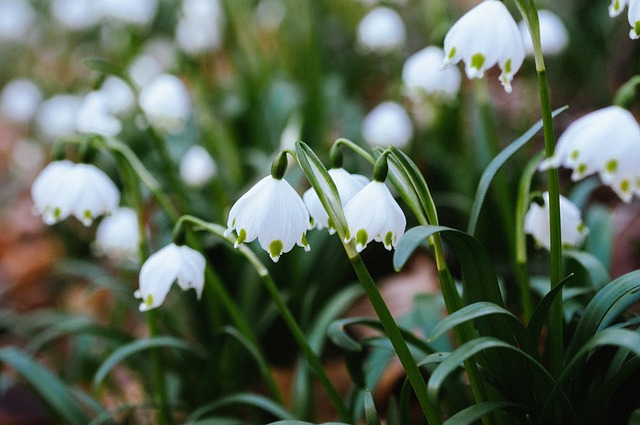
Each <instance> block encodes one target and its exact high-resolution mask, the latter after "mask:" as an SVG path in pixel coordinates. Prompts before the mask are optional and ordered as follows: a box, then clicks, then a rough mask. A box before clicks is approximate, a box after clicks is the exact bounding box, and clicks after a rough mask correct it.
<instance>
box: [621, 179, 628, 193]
mask: <svg viewBox="0 0 640 425" xmlns="http://www.w3.org/2000/svg"><path fill="white" fill-rule="evenodd" d="M630 189H631V183H629V180H627V179H624V180H622V181H621V182H620V190H622V193H629V190H630Z"/></svg>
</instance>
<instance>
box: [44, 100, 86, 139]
mask: <svg viewBox="0 0 640 425" xmlns="http://www.w3.org/2000/svg"><path fill="white" fill-rule="evenodd" d="M81 104H82V98H80V97H78V96H74V95H70V94H59V95H55V96H53V97H51V98H49V99H47V100H45V101H44V102H42V103H41V104H40V108H39V109H38V112H37V113H36V124H37V127H38V130H39V131H40V132H41V133H42V134H43V135H44V137H45V138H49V139H54V138H56V137H61V136H68V135H70V134H74V133H75V132H76V115H77V113H78V110H79V109H80V105H81Z"/></svg>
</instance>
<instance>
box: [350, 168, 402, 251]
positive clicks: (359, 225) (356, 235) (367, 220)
mask: <svg viewBox="0 0 640 425" xmlns="http://www.w3.org/2000/svg"><path fill="white" fill-rule="evenodd" d="M344 215H345V217H346V219H347V226H348V232H347V235H346V236H345V242H349V241H350V240H351V239H355V241H356V249H357V250H358V252H360V251H362V250H363V249H365V248H366V247H367V244H369V242H371V241H373V240H375V241H376V242H382V243H383V244H384V247H385V248H387V249H388V250H391V248H395V246H396V244H397V242H398V239H400V237H401V236H402V235H403V234H404V229H405V227H406V225H407V219H406V218H405V216H404V213H403V212H402V209H401V208H400V206H399V205H398V203H397V202H396V200H395V199H393V196H392V195H391V192H389V189H388V188H387V186H386V185H385V184H384V182H379V181H376V180H374V181H372V182H371V183H369V184H368V185H366V186H365V187H364V188H363V189H362V190H361V191H360V192H358V193H357V194H356V195H355V196H354V197H353V198H351V200H350V201H349V202H348V203H347V205H346V206H345V208H344Z"/></svg>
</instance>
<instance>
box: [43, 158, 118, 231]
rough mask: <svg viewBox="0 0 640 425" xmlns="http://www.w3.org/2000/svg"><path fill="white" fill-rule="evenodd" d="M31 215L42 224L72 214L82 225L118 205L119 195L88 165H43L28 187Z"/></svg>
mask: <svg viewBox="0 0 640 425" xmlns="http://www.w3.org/2000/svg"><path fill="white" fill-rule="evenodd" d="M31 198H32V199H33V203H34V205H35V212H36V213H37V214H40V215H42V219H43V220H44V222H45V223H46V224H54V223H57V222H58V221H61V220H64V219H65V218H67V217H69V216H70V215H72V214H73V215H74V216H75V217H76V218H77V219H78V220H80V221H81V222H82V224H84V225H85V226H89V225H91V223H92V222H93V220H94V219H95V218H96V217H98V216H100V215H103V214H110V213H111V212H113V211H114V210H115V209H116V208H117V207H118V203H119V202H120V192H118V188H117V187H116V185H115V184H114V183H113V182H112V181H111V179H110V178H109V177H108V176H107V175H106V174H105V173H104V172H103V171H102V170H100V169H98V168H97V167H95V166H94V165H91V164H74V163H73V162H71V161H68V160H62V161H54V162H52V163H50V164H49V165H47V166H46V167H45V168H44V170H42V172H41V173H40V174H39V175H38V177H36V179H35V180H34V182H33V185H32V186H31Z"/></svg>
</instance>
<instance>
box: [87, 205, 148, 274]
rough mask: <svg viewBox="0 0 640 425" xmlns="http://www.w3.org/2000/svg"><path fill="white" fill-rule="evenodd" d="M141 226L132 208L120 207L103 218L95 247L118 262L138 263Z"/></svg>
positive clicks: (97, 231) (98, 252) (100, 253)
mask: <svg viewBox="0 0 640 425" xmlns="http://www.w3.org/2000/svg"><path fill="white" fill-rule="evenodd" d="M139 244H140V226H139V225H138V216H137V215H136V212H135V211H134V210H133V209H131V208H126V207H122V208H118V209H116V210H115V211H113V213H112V214H111V215H109V216H107V217H105V218H103V219H102V221H101V222H100V224H99V225H98V229H97V230H96V240H95V242H94V248H95V251H96V253H97V254H98V255H106V256H107V257H109V258H111V259H112V260H114V261H116V262H123V261H129V262H131V263H137V262H138V259H139Z"/></svg>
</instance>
